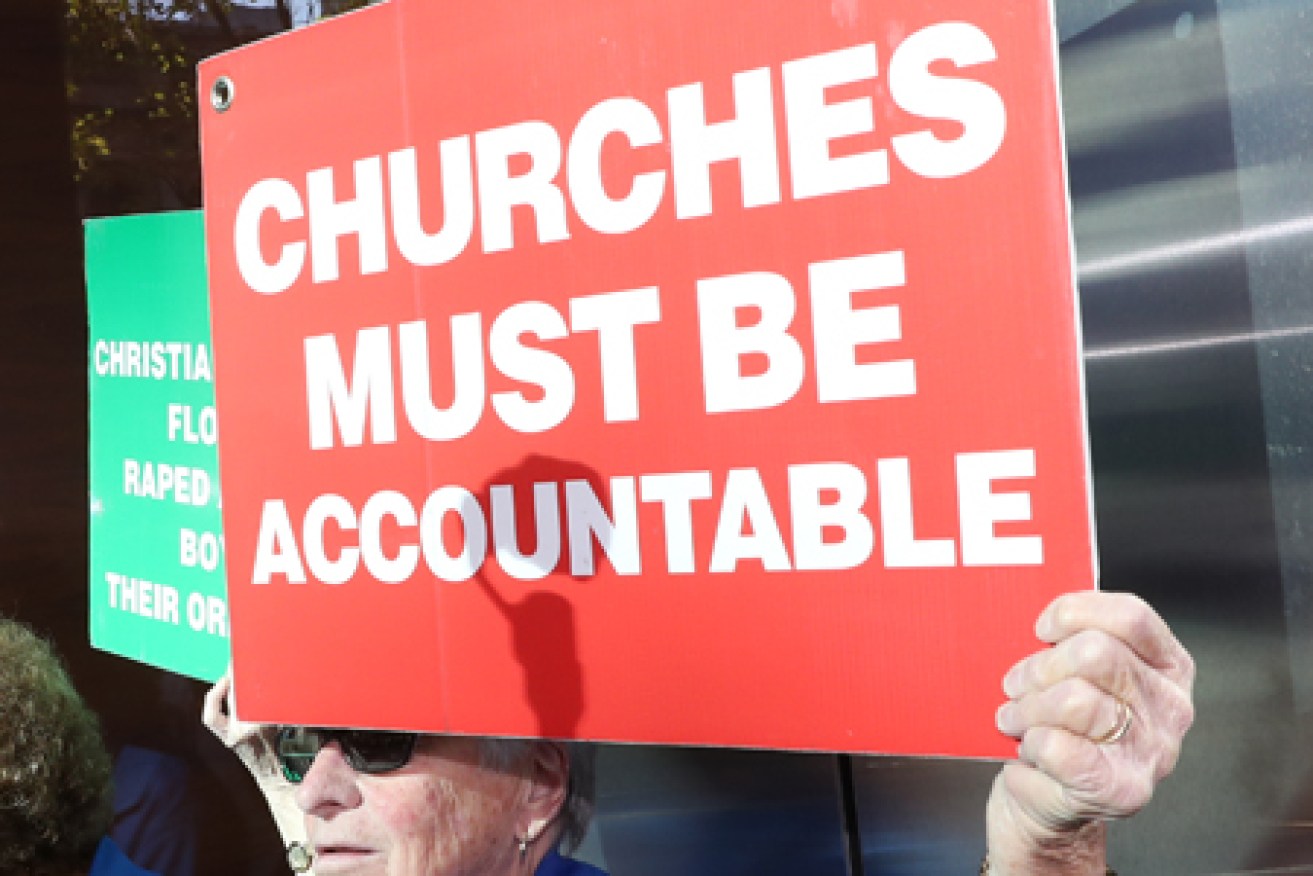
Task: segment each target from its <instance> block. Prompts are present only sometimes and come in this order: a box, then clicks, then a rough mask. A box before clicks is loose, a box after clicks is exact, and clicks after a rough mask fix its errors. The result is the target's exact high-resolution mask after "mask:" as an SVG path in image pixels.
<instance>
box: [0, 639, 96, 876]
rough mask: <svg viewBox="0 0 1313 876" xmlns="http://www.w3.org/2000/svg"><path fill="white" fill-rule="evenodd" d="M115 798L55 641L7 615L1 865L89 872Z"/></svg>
mask: <svg viewBox="0 0 1313 876" xmlns="http://www.w3.org/2000/svg"><path fill="white" fill-rule="evenodd" d="M111 805H112V800H111V794H110V761H109V754H108V753H107V752H106V750H105V745H104V741H103V740H102V738H101V735H100V725H99V722H98V721H97V720H96V716H95V714H94V713H93V712H92V711H91V710H90V709H88V708H87V707H86V705H85V704H84V703H83V702H82V699H81V697H79V696H78V694H77V691H76V690H74V689H73V685H72V683H71V682H70V681H69V678H68V674H67V673H66V672H65V670H64V666H63V664H62V663H61V662H60V659H59V657H58V655H56V653H55V651H54V649H53V648H51V646H50V645H49V644H48V643H47V642H46V641H45V640H43V639H41V638H40V637H39V636H37V635H36V634H35V633H33V632H32V631H31V630H30V629H28V628H27V627H26V626H24V625H22V624H20V623H17V622H15V621H12V620H8V619H5V618H0V873H27V874H33V876H55V874H58V876H64V874H70V873H85V872H86V871H87V869H88V867H89V865H90V863H91V859H92V857H93V855H94V854H95V850H96V846H97V844H98V843H99V841H100V838H101V836H102V835H103V834H104V832H105V829H106V827H107V826H108V824H109V819H110V811H111Z"/></svg>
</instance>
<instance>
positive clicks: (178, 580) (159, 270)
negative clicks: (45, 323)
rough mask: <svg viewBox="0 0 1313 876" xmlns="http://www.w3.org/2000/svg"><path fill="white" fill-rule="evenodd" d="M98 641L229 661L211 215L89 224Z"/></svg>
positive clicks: (94, 636) (198, 669) (218, 670)
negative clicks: (210, 287)
mask: <svg viewBox="0 0 1313 876" xmlns="http://www.w3.org/2000/svg"><path fill="white" fill-rule="evenodd" d="M86 266H87V312H88V317H89V323H90V330H89V350H88V356H89V363H88V364H89V399H90V406H91V411H90V447H91V451H90V480H91V490H90V500H91V521H90V537H91V549H90V558H91V561H90V584H91V587H90V598H91V643H92V645H94V646H95V647H97V648H100V649H103V650H105V651H110V652H113V653H115V654H120V655H122V656H124V657H129V658H131V659H133V660H139V661H141V662H143V663H149V664H151V665H153V666H158V667H161V668H163V669H168V670H172V671H174V672H178V673H181V674H184V675H189V676H192V677H195V678H200V679H204V680H211V681H212V680H214V679H216V678H218V676H219V675H221V674H222V673H223V671H224V669H225V668H226V667H227V665H228V659H229V646H228V611H227V601H226V594H225V576H224V562H223V534H222V533H223V528H222V522H221V519H220V499H219V476H218V468H219V465H218V448H217V446H216V441H217V434H216V429H215V412H214V384H213V381H212V375H213V364H214V363H213V360H212V359H211V354H210V319H209V300H208V296H207V292H206V278H205V235H204V227H203V220H202V216H201V213H200V212H199V211H192V212H184V213H160V214H153V215H145V216H124V217H115V218H110V219H96V220H91V221H89V222H87V225H86Z"/></svg>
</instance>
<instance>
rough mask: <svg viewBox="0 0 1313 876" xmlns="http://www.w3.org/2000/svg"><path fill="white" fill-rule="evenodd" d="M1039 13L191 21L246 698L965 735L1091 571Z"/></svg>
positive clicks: (511, 726)
mask: <svg viewBox="0 0 1313 876" xmlns="http://www.w3.org/2000/svg"><path fill="white" fill-rule="evenodd" d="M1053 41H1054V35H1053V30H1052V22H1051V11H1050V10H1049V9H1048V7H1047V4H1035V3H1030V2H1021V0H1002V2H997V3H990V4H979V3H965V2H925V0H915V2H912V0H905V2H889V0H882V2H879V3H876V2H873V0H872V2H867V0H848V2H843V3H834V4H828V3H827V4H810V3H789V4H777V5H776V6H774V7H772V9H771V12H770V15H762V14H761V13H760V10H759V9H758V8H757V7H755V6H753V5H752V4H742V3H731V2H721V0H711V2H708V0H697V2H692V0H675V2H662V3H659V4H658V3H649V2H635V3H624V4H611V3H599V2H596V0H563V2H560V3H554V4H551V5H550V7H544V6H542V5H533V4H521V3H513V2H501V0H495V2H491V3H485V4H480V5H478V6H477V7H475V6H465V7H461V6H454V7H453V6H450V5H447V4H432V3H424V2H418V0H415V2H407V0H393V2H391V3H389V4H385V5H382V6H377V7H372V8H369V9H367V10H364V11H361V12H358V13H354V14H352V15H349V16H346V17H344V18H341V19H336V20H333V21H329V22H327V23H324V24H322V25H317V26H315V27H312V28H308V29H306V30H303V31H299V32H296V33H293V34H290V35H287V36H283V37H279V38H276V39H272V40H268V41H266V42H263V43H259V44H256V45H253V46H249V47H246V48H243V49H241V50H238V51H236V52H233V53H230V54H227V55H223V56H220V57H218V58H215V59H212V60H210V61H208V62H206V63H205V64H204V65H203V67H202V74H201V86H202V88H203V89H204V93H212V92H215V90H216V89H217V95H216V96H217V97H219V98H223V100H220V101H219V103H218V105H217V107H216V109H214V110H213V111H208V110H207V112H206V113H205V117H204V122H203V129H202V134H203V149H204V158H205V164H204V166H205V197H206V219H207V239H208V246H209V262H210V276H211V284H212V291H211V295H212V308H213V331H214V348H215V364H216V391H217V398H218V408H219V418H220V429H221V434H222V436H223V440H222V443H221V459H220V461H221V472H222V479H223V493H224V506H225V507H224V513H225V519H224V522H225V529H226V534H227V550H228V568H229V570H230V581H231V584H230V595H229V598H230V606H231V613H232V642H233V650H234V661H235V667H234V671H235V674H236V677H237V683H238V686H239V689H240V690H241V692H242V705H243V709H244V711H245V712H246V713H247V716H249V717H251V718H254V719H257V720H264V721H282V722H294V723H310V724H330V725H331V724H339V725H352V726H376V727H404V728H410V729H418V730H427V731H450V732H462V733H489V734H505V735H549V736H581V737H587V738H598V739H612V740H631V741H651V742H678V743H700V744H716V745H749V746H772V747H792V748H829V749H847V750H869V751H885V752H903V753H940V754H964V755H985V754H1002V753H1006V752H1007V751H1008V750H1009V748H1010V743H1008V742H1007V741H1006V740H1004V739H1003V738H1002V737H1000V736H998V734H997V733H996V732H995V731H994V729H993V711H994V708H995V707H996V705H997V704H998V702H999V700H1000V697H1001V694H1000V693H999V679H1000V678H1001V676H1002V673H1003V671H1004V670H1005V669H1006V668H1007V667H1008V666H1009V665H1010V664H1011V663H1012V662H1013V661H1014V660H1016V659H1018V658H1019V657H1021V656H1022V655H1023V654H1024V653H1026V652H1028V651H1029V650H1032V649H1033V647H1034V646H1035V642H1034V639H1033V636H1032V634H1031V626H1032V623H1033V620H1034V617H1035V616H1036V615H1037V613H1038V611H1039V610H1040V608H1041V607H1042V606H1043V605H1044V604H1046V603H1047V602H1048V601H1049V599H1051V598H1052V596H1053V595H1055V594H1056V593H1058V592H1061V591H1064V590H1070V589H1075V588H1080V587H1087V586H1091V585H1092V583H1093V575H1094V572H1093V566H1094V562H1093V547H1092V534H1091V523H1090V498H1089V486H1088V475H1087V461H1086V452H1085V439H1084V421H1083V401H1082V391H1081V378H1080V360H1079V349H1080V344H1079V335H1078V330H1077V326H1076V305H1075V295H1074V289H1073V282H1072V272H1071V250H1070V236H1069V226H1068V216H1067V201H1066V194H1065V181H1064V176H1063V161H1062V141H1061V130H1060V123H1059V116H1058V107H1057V97H1056V83H1055V74H1054V42H1053ZM347 59H350V61H349V63H347V62H346V61H347ZM220 108H221V109H220Z"/></svg>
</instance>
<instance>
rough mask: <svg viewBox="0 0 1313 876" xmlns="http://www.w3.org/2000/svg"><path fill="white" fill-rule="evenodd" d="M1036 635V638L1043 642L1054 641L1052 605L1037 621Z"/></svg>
mask: <svg viewBox="0 0 1313 876" xmlns="http://www.w3.org/2000/svg"><path fill="white" fill-rule="evenodd" d="M1035 635H1036V637H1038V638H1039V640H1040V641H1041V642H1052V641H1053V606H1052V605H1050V606H1049V607H1048V608H1046V609H1044V611H1043V612H1042V613H1041V614H1040V616H1039V618H1037V619H1036V621H1035Z"/></svg>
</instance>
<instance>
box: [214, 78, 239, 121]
mask: <svg viewBox="0 0 1313 876" xmlns="http://www.w3.org/2000/svg"><path fill="white" fill-rule="evenodd" d="M236 95H237V86H236V85H234V84H233V81H232V79H230V78H228V77H227V76H220V77H219V78H218V79H216V80H214V84H213V85H211V86H210V106H212V107H214V110H215V112H220V113H222V112H227V110H228V108H229V107H231V106H232V105H233V98H234V97H236Z"/></svg>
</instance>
